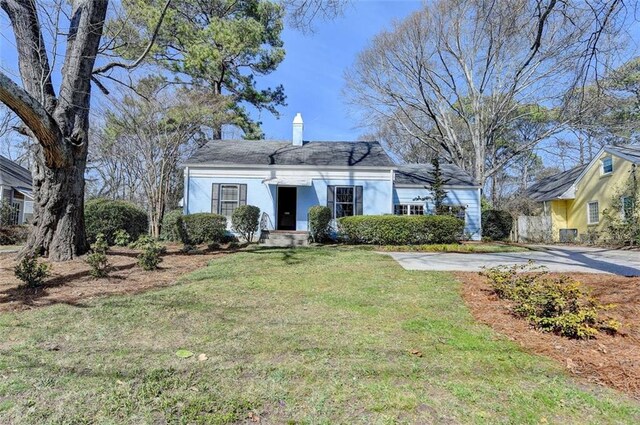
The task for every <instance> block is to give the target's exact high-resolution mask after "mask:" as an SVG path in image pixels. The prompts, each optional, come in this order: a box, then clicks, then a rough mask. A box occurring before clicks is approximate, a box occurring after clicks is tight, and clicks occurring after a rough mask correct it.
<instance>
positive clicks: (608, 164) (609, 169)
mask: <svg viewBox="0 0 640 425" xmlns="http://www.w3.org/2000/svg"><path fill="white" fill-rule="evenodd" d="M601 163H602V170H601V171H602V175H606V174H611V173H613V158H612V157H610V156H605V157H604V158H602V161H601Z"/></svg>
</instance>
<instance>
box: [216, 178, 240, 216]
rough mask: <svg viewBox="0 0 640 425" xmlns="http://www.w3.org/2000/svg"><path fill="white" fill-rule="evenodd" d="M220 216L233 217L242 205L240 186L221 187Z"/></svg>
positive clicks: (227, 185)
mask: <svg viewBox="0 0 640 425" xmlns="http://www.w3.org/2000/svg"><path fill="white" fill-rule="evenodd" d="M219 202H220V209H219V210H220V214H222V215H223V216H225V217H231V215H233V212H234V211H235V210H236V208H238V206H239V205H240V186H239V185H237V184H223V185H220V201H219Z"/></svg>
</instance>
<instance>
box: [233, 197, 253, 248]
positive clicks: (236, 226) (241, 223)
mask: <svg viewBox="0 0 640 425" xmlns="http://www.w3.org/2000/svg"><path fill="white" fill-rule="evenodd" d="M259 226H260V208H258V207H256V206H253V205H240V206H239V207H238V208H236V209H235V211H233V215H232V216H231V228H232V229H233V231H234V232H237V233H239V234H240V236H242V237H243V238H244V239H245V240H246V241H247V242H249V243H251V242H252V241H253V235H255V233H256V232H257V231H258V227H259Z"/></svg>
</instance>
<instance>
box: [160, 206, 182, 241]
mask: <svg viewBox="0 0 640 425" xmlns="http://www.w3.org/2000/svg"><path fill="white" fill-rule="evenodd" d="M182 215H183V212H182V210H181V209H179V210H173V211H169V212H168V213H165V215H164V217H163V218H162V229H161V230H160V239H162V240H163V241H170V242H179V241H180V234H179V233H178V228H177V227H176V224H177V223H178V218H179V217H182Z"/></svg>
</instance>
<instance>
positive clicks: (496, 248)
mask: <svg viewBox="0 0 640 425" xmlns="http://www.w3.org/2000/svg"><path fill="white" fill-rule="evenodd" d="M366 249H372V250H375V251H385V252H414V251H417V252H456V253H461V254H466V253H473V252H481V253H500V252H526V251H529V249H528V248H527V247H525V246H521V245H511V244H506V243H500V242H486V243H449V244H430V245H382V246H374V247H367V248H366Z"/></svg>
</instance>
